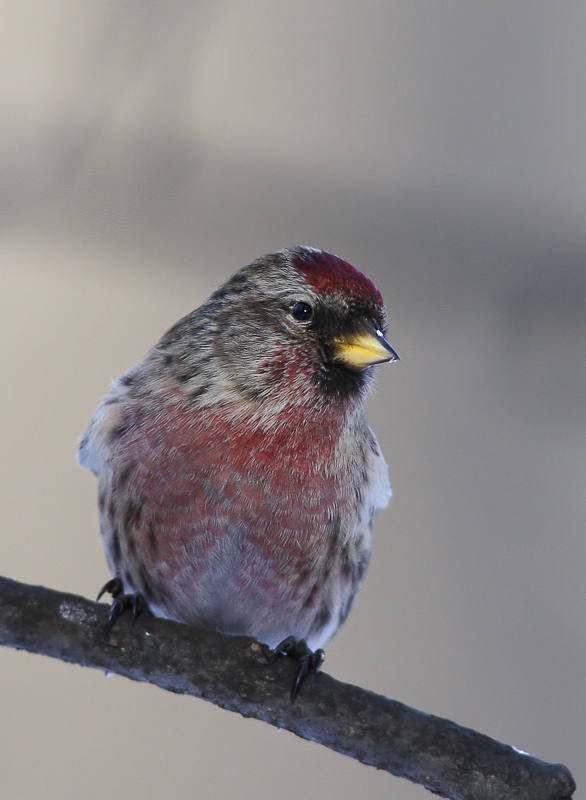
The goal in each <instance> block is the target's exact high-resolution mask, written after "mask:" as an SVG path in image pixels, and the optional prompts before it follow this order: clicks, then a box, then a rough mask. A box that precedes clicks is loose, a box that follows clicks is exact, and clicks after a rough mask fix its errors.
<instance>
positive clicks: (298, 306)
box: [291, 302, 313, 322]
mask: <svg viewBox="0 0 586 800" xmlns="http://www.w3.org/2000/svg"><path fill="white" fill-rule="evenodd" d="M291 313H292V314H293V316H294V317H295V319H296V320H297V321H298V322H307V321H308V320H310V319H311V318H312V317H313V308H312V307H311V306H310V305H309V303H302V302H299V303H295V305H294V306H293V308H292V310H291Z"/></svg>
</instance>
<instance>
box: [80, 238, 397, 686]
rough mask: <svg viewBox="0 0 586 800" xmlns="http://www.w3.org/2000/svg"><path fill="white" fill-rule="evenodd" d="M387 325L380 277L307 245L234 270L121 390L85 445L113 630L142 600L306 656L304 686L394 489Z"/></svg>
mask: <svg viewBox="0 0 586 800" xmlns="http://www.w3.org/2000/svg"><path fill="white" fill-rule="evenodd" d="M385 331H386V311H385V306H384V302H383V299H382V297H381V295H380V293H379V291H378V289H376V287H375V286H374V284H373V283H372V282H371V281H370V280H369V279H368V278H366V277H365V276H364V275H363V274H362V273H361V272H358V270H356V269H355V268H354V267H352V266H351V265H350V264H348V263H347V262H345V261H342V259H340V258H338V257H337V256H334V255H332V254H330V253H326V252H324V251H321V250H315V249H313V248H309V247H295V248H292V249H289V250H281V251H279V252H277V253H272V254H269V255H266V256H264V257H263V258H260V259H258V260H257V261H254V262H253V263H251V264H249V265H248V266H246V267H243V268H242V269H240V270H239V271H238V272H236V274H235V275H234V276H233V277H232V278H230V279H229V280H228V281H227V282H226V283H225V284H224V285H223V286H221V287H220V288H219V289H218V290H217V291H216V292H214V293H213V294H212V296H211V297H210V298H209V300H207V301H206V302H205V303H204V304H203V305H202V306H200V308H198V309H196V310H195V311H193V312H192V313H191V314H188V315H187V316H186V317H184V318H183V319H182V320H180V321H179V322H178V323H177V324H176V325H175V326H174V327H172V328H171V330H170V331H168V333H166V334H165V335H164V336H163V337H162V339H160V341H159V342H158V343H157V344H156V345H155V347H153V348H152V350H151V351H150V352H149V353H148V355H147V356H146V358H145V359H144V361H142V362H141V363H139V364H137V365H136V366H135V367H133V368H132V369H131V370H129V371H128V372H127V373H126V374H125V375H123V376H122V377H121V378H119V379H118V380H117V381H116V382H115V383H114V386H113V388H112V391H111V392H110V394H109V395H107V396H106V397H105V398H104V400H103V401H102V403H101V405H100V406H99V408H98V410H97V411H96V413H95V415H94V417H93V419H92V420H91V422H90V424H89V427H88V430H87V432H86V434H85V436H84V438H83V440H82V442H81V446H80V451H79V461H80V463H81V464H82V465H83V466H84V467H88V468H89V469H91V470H92V471H93V472H94V473H95V474H96V475H97V476H98V478H99V514H100V525H101V530H102V538H103V542H104V548H105V551H106V557H107V560H108V564H109V566H110V569H111V571H112V574H113V575H114V580H112V581H110V582H109V583H108V584H107V585H106V587H104V588H105V590H109V591H111V592H112V594H113V595H114V597H115V599H114V604H113V607H112V613H111V622H112V623H113V621H114V620H115V618H116V616H117V615H118V614H119V613H120V612H121V611H123V610H124V608H126V607H127V606H128V605H133V604H134V609H135V612H136V610H137V608H138V607H139V606H138V604H137V598H139V599H140V603H141V604H142V607H146V608H147V609H148V610H150V611H151V612H152V613H153V614H155V615H158V616H161V617H167V618H169V619H174V620H177V621H179V622H185V623H188V624H191V625H196V626H200V627H204V628H211V629H213V630H216V631H221V632H224V633H228V634H243V635H249V636H254V637H256V638H257V639H258V640H259V641H261V642H264V643H266V644H267V645H269V647H271V648H273V649H276V650H277V652H282V653H285V654H287V655H292V656H293V657H297V658H299V659H300V661H301V662H304V664H305V665H304V668H303V670H302V672H303V675H301V676H300V679H299V681H298V682H299V685H300V682H301V680H302V679H303V677H304V675H305V674H306V673H307V671H308V670H309V668H311V667H312V666H313V667H314V668H315V667H316V666H317V667H319V658H318V659H317V662H318V663H316V659H315V658H313V656H314V653H313V651H314V650H317V649H318V648H322V647H323V645H324V644H325V643H326V642H327V641H328V640H329V639H330V638H331V637H332V636H333V634H334V633H335V632H336V631H337V629H338V627H339V626H340V625H341V624H342V622H343V621H344V620H345V618H346V616H347V615H348V612H349V611H350V608H351V607H352V604H353V602H354V600H355V598H356V595H357V593H358V591H359V589H360V587H361V585H362V582H363V580H364V575H365V572H366V568H367V565H368V561H369V556H370V547H371V522H372V517H373V515H374V513H375V512H376V511H377V510H378V509H380V508H382V507H384V506H386V505H387V503H388V500H389V497H390V494H391V491H390V484H389V479H388V472H387V466H386V464H385V462H384V459H383V457H382V455H381V451H380V448H379V445H378V443H377V441H376V439H375V437H374V434H373V433H372V431H371V429H370V428H369V426H368V424H367V422H366V419H365V413H364V403H365V399H366V394H367V391H368V389H369V387H370V385H371V383H372V379H373V371H374V370H373V365H375V364H378V363H381V362H384V361H395V360H397V359H398V356H397V354H396V353H395V351H394V350H393V349H392V347H391V346H390V345H389V344H388V343H387V341H386V340H385V338H384V336H385ZM318 652H320V651H319V650H318ZM308 654H309V655H308ZM320 657H323V654H322V655H321V656H320ZM312 658H313V660H312ZM298 688H299V687H298V686H297V688H296V691H297V690H298Z"/></svg>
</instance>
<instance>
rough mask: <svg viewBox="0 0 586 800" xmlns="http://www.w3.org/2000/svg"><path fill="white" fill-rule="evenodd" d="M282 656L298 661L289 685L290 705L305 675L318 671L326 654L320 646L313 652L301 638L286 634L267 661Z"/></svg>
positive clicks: (314, 673)
mask: <svg viewBox="0 0 586 800" xmlns="http://www.w3.org/2000/svg"><path fill="white" fill-rule="evenodd" d="M282 656H286V657H287V658H292V659H293V660H294V661H297V663H298V667H297V672H296V673H295V680H294V681H293V686H292V687H291V705H293V703H294V702H295V698H296V697H297V695H298V694H299V691H300V689H301V687H302V686H303V684H304V682H305V679H306V678H307V676H308V675H310V674H313V675H314V676H315V675H317V673H318V672H319V671H320V669H321V665H322V664H323V663H324V658H325V656H326V654H325V653H324V651H323V650H322V649H321V647H320V648H319V649H318V650H315V652H314V651H313V650H310V649H309V647H308V646H307V643H306V642H305V641H304V640H303V639H297V638H296V637H295V636H287V638H286V639H283V641H282V642H280V643H279V644H278V645H277V646H276V647H275V649H274V650H273V655H272V656H271V659H270V661H269V663H270V664H273V663H274V662H275V661H276V660H277V659H278V658H281V657H282Z"/></svg>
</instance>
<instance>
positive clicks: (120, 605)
mask: <svg viewBox="0 0 586 800" xmlns="http://www.w3.org/2000/svg"><path fill="white" fill-rule="evenodd" d="M106 592H108V593H109V594H111V595H112V597H113V598H114V602H113V603H112V605H111V606H110V613H109V614H108V619H107V621H106V625H105V627H104V636H103V638H104V640H106V639H107V638H108V635H109V633H110V631H111V630H112V628H113V627H114V625H115V624H116V622H117V621H118V619H119V618H120V617H121V616H122V614H124V612H125V611H128V609H130V608H131V609H132V621H133V622H136V620H137V619H138V617H139V616H140V615H141V614H142V613H143V612H144V611H147V610H148V609H147V606H146V604H145V602H144V599H143V597H142V595H141V594H138V593H134V594H125V593H124V585H123V583H122V581H121V580H120V578H112V580H109V581H108V583H106V584H105V585H104V586H103V587H102V589H101V591H100V593H99V595H98V600H99V599H100V597H102V595H104V594H106Z"/></svg>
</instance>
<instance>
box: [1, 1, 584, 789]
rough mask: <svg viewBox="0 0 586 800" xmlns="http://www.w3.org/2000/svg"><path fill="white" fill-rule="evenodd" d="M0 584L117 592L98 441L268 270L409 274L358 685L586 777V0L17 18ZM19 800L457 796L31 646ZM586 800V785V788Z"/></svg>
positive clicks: (72, 9) (9, 739)
mask: <svg viewBox="0 0 586 800" xmlns="http://www.w3.org/2000/svg"><path fill="white" fill-rule="evenodd" d="M0 7H1V17H0V18H1V24H0V70H1V74H0V120H1V123H0V203H1V207H2V215H1V221H0V224H1V226H2V227H1V262H0V307H1V312H0V325H1V326H2V342H3V346H2V348H1V355H0V357H1V362H0V375H1V378H2V384H1V386H2V388H1V391H0V419H1V421H2V427H1V430H2V446H1V450H0V469H1V480H0V492H1V497H0V509H1V512H0V513H1V516H2V520H1V522H2V524H1V530H2V538H1V540H0V564H1V567H0V570H1V572H2V574H5V575H8V576H11V577H13V578H16V579H19V580H22V581H27V582H32V583H41V584H45V585H47V586H53V587H55V588H60V589H64V590H69V591H73V592H78V593H81V594H84V595H88V596H93V595H94V594H95V593H96V590H97V589H98V587H100V586H101V585H102V583H103V582H104V581H105V579H106V578H107V577H108V574H107V569H106V565H105V561H104V558H103V554H102V552H101V545H100V541H99V536H98V526H97V519H96V511H95V490H96V487H95V482H94V479H93V477H92V476H91V475H90V474H89V473H86V472H84V471H82V470H80V469H79V468H77V467H76V465H75V461H74V454H75V448H76V441H77V439H78V437H79V436H80V435H81V433H82V432H83V430H84V428H85V425H86V423H87V420H88V418H89V417H90V415H91V414H92V412H93V410H94V408H95V406H96V405H97V402H98V400H99V398H100V396H101V395H102V394H103V393H105V392H106V391H107V389H108V385H109V380H110V378H113V377H115V376H117V375H118V374H120V373H121V372H122V371H123V370H125V369H126V368H128V367H129V366H131V365H132V364H133V363H135V362H136V361H137V360H139V359H140V358H141V356H142V355H143V354H144V352H145V351H146V350H147V349H148V348H149V347H150V346H151V344H153V343H154V342H155V341H156V339H157V338H158V337H159V335H160V334H161V333H162V332H163V331H164V330H165V329H166V328H167V327H168V326H170V325H171V324H172V323H173V322H174V321H175V320H176V319H177V318H179V317H180V316H181V315H182V314H184V313H186V312H188V311H189V310H191V309H192V308H194V307H195V306H196V305H198V304H199V303H200V302H201V301H203V300H204V299H205V298H206V296H207V295H208V293H209V292H210V291H211V290H212V289H213V288H214V287H215V286H217V285H218V284H219V283H221V282H222V281H223V280H224V279H225V278H227V277H228V275H230V273H231V272H232V271H233V270H234V269H235V268H236V267H237V266H239V265H241V264H243V263H246V262H248V261H249V260H251V259H252V258H254V257H256V256H258V255H261V254H262V253H264V252H267V251H269V250H273V249H277V248H279V247H283V246H287V245H291V244H311V245H314V246H317V247H323V248H326V249H329V250H332V251H334V252H336V253H338V254H340V255H341V256H343V257H344V258H346V259H348V260H350V261H352V262H353V263H354V264H355V265H356V266H357V267H359V268H360V269H362V270H364V271H365V272H366V273H367V274H368V275H370V276H371V277H372V278H373V279H374V280H375V281H376V282H377V283H378V285H379V287H380V288H381V290H382V292H383V294H384V296H385V297H386V299H387V303H388V306H389V310H390V317H391V330H390V340H391V342H392V344H393V345H394V346H395V347H396V348H397V349H398V351H399V352H400V354H401V357H402V361H401V362H400V363H399V364H393V365H389V366H388V367H386V368H381V370H380V374H379V378H378V382H377V388H376V392H375V394H374V396H373V398H372V400H371V404H370V417H371V421H372V424H373V426H374V428H375V429H376V431H377V434H378V436H379V439H380V440H381V443H382V445H383V449H384V452H385V454H386V456H387V459H388V461H389V463H390V465H391V476H392V480H393V485H394V489H395V499H394V501H393V503H392V506H391V507H390V509H388V510H387V511H385V512H384V513H382V514H381V515H380V516H379V517H378V519H377V521H376V526H375V533H376V537H375V546H374V557H373V562H372V566H371V570H370V573H369V577H368V580H367V584H366V588H365V589H364V591H363V594H362V596H361V598H360V600H359V602H358V604H357V606H356V608H355V611H354V612H353V614H352V615H351V617H350V619H349V621H348V622H347V624H346V626H345V627H344V629H343V630H342V631H341V632H340V633H339V634H338V636H337V637H336V639H335V640H334V641H333V642H332V643H331V645H330V646H329V647H328V652H327V662H326V668H327V670H328V671H329V672H331V673H333V674H334V675H335V676H337V677H339V678H341V679H344V680H348V681H352V682H355V683H358V684H360V685H363V686H365V687H368V688H371V689H374V690H376V691H379V692H382V693H384V694H387V695H389V696H391V697H394V698H397V699H399V700H402V701H404V702H406V703H409V704H411V705H414V706H416V707H418V708H421V709H423V710H426V711H429V712H433V713H435V714H439V715H443V716H447V717H449V718H452V719H455V720H456V721H458V722H459V723H462V724H464V725H468V726H471V727H473V728H476V729H478V730H481V731H483V732H485V733H488V734H490V735H492V736H494V737H496V738H498V739H501V740H504V741H506V742H510V743H512V744H514V745H516V746H517V747H519V748H521V749H523V750H526V751H529V752H532V753H533V754H535V755H536V756H539V757H541V758H543V759H545V760H549V761H563V762H565V763H566V764H567V765H568V766H570V767H571V768H572V769H573V771H574V773H575V776H576V778H577V779H578V780H579V781H580V780H581V782H582V784H583V783H584V781H585V780H586V766H585V765H586V758H585V750H586V747H585V745H586V589H585V586H586V581H585V571H586V559H585V550H586V541H585V536H584V529H585V517H586V491H585V478H586V426H585V424H584V423H585V421H586V419H585V417H586V366H585V363H586V362H585V343H586V340H585V334H586V317H585V305H586V233H585V226H584V216H585V211H586V156H585V141H586V47H585V46H584V41H585V37H586V5H584V4H582V3H571V2H568V3H551V2H542V0H518V2H515V3H510V2H495V0H482V1H481V2H475V0H472V2H470V0H408V1H407V0H378V1H377V0H361V1H360V2H358V0H340V1H339V2H328V1H327V0H312V1H311V2H308V0H299V1H296V2H291V3H283V4H278V3H274V2H270V1H269V0H250V1H249V2H242V1H239V0H233V2H222V1H221V0H217V1H216V2H214V3H212V2H196V0H190V1H189V2H186V1H183V0H177V2H172V3H168V2H163V0H158V1H157V0H119V2H113V0H101V1H100V2H99V3H94V2H88V1H87V0H86V1H84V0H76V2H73V0H61V2H59V1H58V0H49V2H47V1H46V0H44V1H43V2H40V0H23V2H20V3H9V2H6V0H4V1H3V2H1V3H0ZM0 719H1V724H0V796H1V797H2V798H9V800H29V798H41V799H42V800H53V799H55V800H56V799H57V798H59V800H78V799H79V798H84V799H85V798H87V800H103V798H105V797H116V798H120V800H126V799H128V800H132V799H133V798H140V799H141V800H159V799H160V798H161V797H164V798H173V800H183V798H193V797H198V798H199V797H205V798H208V797H209V798H232V797H234V796H236V797H239V798H253V797H254V798H271V799H272V798H275V797H279V798H280V800H299V798H300V797H320V798H321V799H322V800H330V799H333V798H336V800H349V799H350V798H366V797H368V798H373V799H376V798H393V800H410V799H411V798H413V800H415V798H423V797H425V796H429V795H427V794H426V792H425V791H424V790H423V789H421V788H419V787H413V786H411V785H410V784H408V783H407V782H405V781H401V780H398V779H395V778H393V777H391V776H389V775H387V774H383V773H377V772H375V771H374V770H372V769H369V768H366V767H363V766H361V765H359V764H356V763H354V762H352V761H351V760H349V759H347V758H344V757H342V756H338V755H336V754H333V753H330V752H328V751H326V750H324V749H322V748H320V747H318V746H317V745H313V744H311V743H307V742H302V741H300V740H297V739H295V738H294V737H293V736H292V735H290V734H288V733H285V732H281V733H277V732H276V731H274V730H273V729H271V728H269V727H267V726H264V725H262V724H260V723H257V722H253V721H246V720H242V719H240V718H238V717H237V716H235V715H233V714H229V713H227V712H224V711H221V710H219V709H216V708H214V707H213V706H211V705H209V704H206V703H204V702H199V701H195V700H193V699H189V698H182V697H176V696H173V695H170V694H167V693H164V692H162V691H160V690H158V689H156V688H154V687H151V686H146V685H138V684H133V683H131V682H129V681H126V680H124V679H122V678H118V677H114V678H111V679H109V680H107V679H106V678H105V677H104V675H103V674H101V673H98V672H93V671H90V670H84V669H82V668H80V667H74V666H70V665H65V664H62V663H59V662H56V661H51V660H49V659H45V658H41V657H39V656H33V655H29V654H26V653H18V652H15V651H12V650H1V651H0ZM577 796H580V794H578V795H577Z"/></svg>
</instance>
